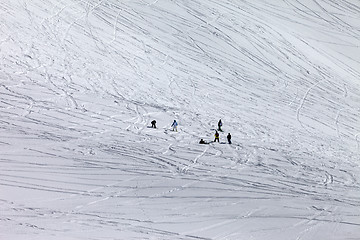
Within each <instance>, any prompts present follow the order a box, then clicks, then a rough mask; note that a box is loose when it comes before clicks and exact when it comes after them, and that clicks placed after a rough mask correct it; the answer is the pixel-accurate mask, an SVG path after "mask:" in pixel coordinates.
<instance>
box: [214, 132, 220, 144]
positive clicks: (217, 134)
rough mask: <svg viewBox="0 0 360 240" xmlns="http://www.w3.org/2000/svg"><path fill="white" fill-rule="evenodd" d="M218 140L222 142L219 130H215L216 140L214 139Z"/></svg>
mask: <svg viewBox="0 0 360 240" xmlns="http://www.w3.org/2000/svg"><path fill="white" fill-rule="evenodd" d="M216 141H218V142H220V137H219V133H218V131H216V130H215V140H214V142H216Z"/></svg>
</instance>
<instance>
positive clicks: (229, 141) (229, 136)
mask: <svg viewBox="0 0 360 240" xmlns="http://www.w3.org/2000/svg"><path fill="white" fill-rule="evenodd" d="M226 138H227V140H228V143H229V144H231V135H230V133H228V135H227V137H226Z"/></svg>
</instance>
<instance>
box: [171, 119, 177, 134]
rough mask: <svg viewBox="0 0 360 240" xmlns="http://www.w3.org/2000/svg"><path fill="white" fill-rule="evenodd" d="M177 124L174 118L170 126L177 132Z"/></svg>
mask: <svg viewBox="0 0 360 240" xmlns="http://www.w3.org/2000/svg"><path fill="white" fill-rule="evenodd" d="M177 125H178V123H177V122H176V120H174V122H173V123H172V124H171V127H172V128H173V131H176V132H177Z"/></svg>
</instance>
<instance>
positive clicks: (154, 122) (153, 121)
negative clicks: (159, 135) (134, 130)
mask: <svg viewBox="0 0 360 240" xmlns="http://www.w3.org/2000/svg"><path fill="white" fill-rule="evenodd" d="M151 127H152V128H156V121H155V120H152V121H151Z"/></svg>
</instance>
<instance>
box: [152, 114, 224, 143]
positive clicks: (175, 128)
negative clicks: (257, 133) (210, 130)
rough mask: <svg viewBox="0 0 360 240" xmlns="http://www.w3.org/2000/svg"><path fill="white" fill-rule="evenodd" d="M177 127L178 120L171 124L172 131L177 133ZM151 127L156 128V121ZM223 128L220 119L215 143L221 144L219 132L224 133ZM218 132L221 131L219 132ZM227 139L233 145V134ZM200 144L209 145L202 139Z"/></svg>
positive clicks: (153, 121)
mask: <svg viewBox="0 0 360 240" xmlns="http://www.w3.org/2000/svg"><path fill="white" fill-rule="evenodd" d="M177 126H178V123H177V121H176V120H174V122H173V123H172V124H171V127H172V130H173V131H176V132H177ZM151 127H152V128H156V120H152V121H151ZM221 127H222V121H221V119H220V120H219V122H218V129H217V130H215V135H214V136H215V139H214V142H219V143H220V134H219V132H222V131H223V130H222V129H221ZM218 131H219V132H218ZM226 138H227V141H228V143H229V144H231V134H230V133H228V135H227V136H226ZM199 143H200V144H208V143H209V142H205V141H204V139H200V142H199Z"/></svg>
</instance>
